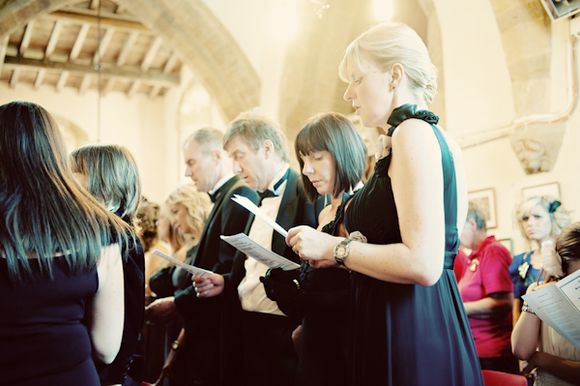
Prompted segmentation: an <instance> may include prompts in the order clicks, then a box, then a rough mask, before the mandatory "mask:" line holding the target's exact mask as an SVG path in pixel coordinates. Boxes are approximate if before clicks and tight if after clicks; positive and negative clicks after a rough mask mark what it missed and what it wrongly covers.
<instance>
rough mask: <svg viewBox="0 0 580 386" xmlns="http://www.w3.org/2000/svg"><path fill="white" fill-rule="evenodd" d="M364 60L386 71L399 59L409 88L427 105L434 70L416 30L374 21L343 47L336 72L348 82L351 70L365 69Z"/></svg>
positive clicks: (433, 89)
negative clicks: (375, 23) (374, 24)
mask: <svg viewBox="0 0 580 386" xmlns="http://www.w3.org/2000/svg"><path fill="white" fill-rule="evenodd" d="M365 61H370V62H371V63H373V64H374V65H376V66H377V67H378V68H379V69H380V70H381V71H383V72H386V71H388V70H390V68H391V67H392V66H393V64H395V63H400V64H401V65H402V66H403V68H404V70H405V73H406V74H407V77H408V78H409V83H410V87H411V89H412V90H413V91H414V92H415V93H416V94H417V95H418V96H420V97H422V98H423V99H424V101H425V103H426V104H427V105H430V104H431V102H432V101H433V98H434V97H435V94H436V93H437V70H436V68H435V66H434V65H433V63H432V62H431V59H430V57H429V51H428V50H427V47H426V46H425V43H424V42H423V40H422V39H421V37H419V35H417V33H416V32H415V31H414V30H413V29H412V28H410V27H409V26H407V25H405V24H403V23H395V22H387V23H381V24H378V25H376V26H374V27H372V28H370V29H369V30H367V31H366V32H364V33H363V34H361V35H360V36H359V37H357V38H356V39H355V40H353V41H352V42H351V43H350V45H349V46H348V47H347V49H346V53H345V55H344V57H343V59H342V61H341V63H340V66H339V75H340V77H341V79H342V80H343V81H345V82H350V81H351V80H353V79H351V78H352V74H353V71H354V70H355V69H357V70H358V71H361V72H362V73H366V72H367V71H366V64H365Z"/></svg>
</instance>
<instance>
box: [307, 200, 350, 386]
mask: <svg viewBox="0 0 580 386" xmlns="http://www.w3.org/2000/svg"><path fill="white" fill-rule="evenodd" d="M348 200H349V197H348V195H347V194H344V195H343V202H342V203H341V205H340V206H339V207H338V209H337V211H336V215H335V218H334V220H333V221H331V222H330V223H328V224H326V225H325V226H324V227H323V228H322V229H321V231H322V232H324V233H328V234H330V235H333V236H336V235H337V234H338V227H339V226H340V225H341V224H342V223H343V218H344V208H345V206H346V203H347V202H348ZM300 287H301V289H302V290H301V294H300V297H299V299H298V300H299V302H300V303H301V304H300V306H301V311H302V315H301V316H302V318H303V319H302V338H301V343H300V353H299V355H298V359H299V362H298V371H297V375H296V385H298V386H343V385H344V386H346V385H348V377H347V374H348V355H347V352H348V339H347V335H346V330H347V320H348V308H349V307H348V300H349V292H350V272H349V271H348V270H346V269H342V268H337V267H330V268H312V267H311V266H310V265H309V264H308V263H306V262H303V263H302V266H301V268H300Z"/></svg>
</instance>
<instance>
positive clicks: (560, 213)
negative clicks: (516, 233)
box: [516, 196, 571, 241]
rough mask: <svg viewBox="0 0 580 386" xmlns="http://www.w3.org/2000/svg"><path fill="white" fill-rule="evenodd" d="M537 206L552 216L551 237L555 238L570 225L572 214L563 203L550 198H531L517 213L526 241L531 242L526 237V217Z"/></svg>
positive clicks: (522, 204)
mask: <svg viewBox="0 0 580 386" xmlns="http://www.w3.org/2000/svg"><path fill="white" fill-rule="evenodd" d="M536 206H540V207H542V208H544V209H545V210H546V212H548V214H549V215H550V224H551V229H550V236H551V237H553V238H555V237H556V236H558V235H559V234H560V233H561V232H562V229H564V228H566V227H567V226H568V225H570V223H571V218H570V213H569V212H568V211H567V210H566V209H565V208H564V207H563V206H562V203H561V202H560V201H559V200H558V199H556V198H554V197H550V196H534V197H530V198H528V199H526V200H525V201H523V202H522V203H521V204H520V206H519V207H518V210H517V212H516V216H517V220H518V225H519V227H520V232H521V233H522V235H523V236H524V238H525V239H526V240H528V241H531V240H529V239H528V236H527V235H526V229H525V221H524V217H525V216H528V215H529V213H530V211H531V210H532V209H533V208H535V207H536Z"/></svg>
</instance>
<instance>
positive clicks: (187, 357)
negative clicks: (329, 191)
mask: <svg viewBox="0 0 580 386" xmlns="http://www.w3.org/2000/svg"><path fill="white" fill-rule="evenodd" d="M222 143H223V133H222V132H220V131H219V130H216V129H209V128H204V129H200V130H197V131H196V132H195V133H193V134H192V135H191V136H190V137H189V138H188V139H187V140H186V142H185V145H184V156H185V163H186V173H185V175H186V176H187V177H190V178H191V179H192V181H193V182H194V183H195V185H196V187H197V189H198V190H199V191H201V192H208V194H209V195H210V198H211V199H212V201H213V203H214V206H213V208H212V210H211V212H210V214H209V217H208V219H207V223H206V225H205V228H204V230H203V233H202V235H201V238H200V241H199V244H198V245H197V248H194V249H192V250H191V251H190V252H188V260H190V261H191V263H192V264H193V265H194V266H196V267H199V268H203V269H207V270H210V271H212V272H215V273H216V274H226V273H228V272H230V271H231V268H232V262H233V259H234V255H235V254H236V249H235V248H234V247H232V246H231V245H229V244H227V243H226V242H225V241H222V240H221V239H220V235H231V234H236V233H240V232H243V231H244V229H246V225H247V223H248V219H249V213H248V211H247V210H245V209H244V208H243V207H241V206H239V205H238V204H236V203H235V202H233V201H232V200H231V197H232V196H233V195H235V194H237V195H240V196H245V197H247V198H248V199H250V200H251V201H252V202H254V203H257V202H258V195H257V194H256V192H255V191H253V190H252V189H250V188H249V187H248V186H247V185H246V183H245V182H244V181H242V180H241V179H240V178H239V177H238V176H234V175H233V173H232V161H231V159H230V158H229V157H228V155H227V153H226V152H225V151H224V150H223V148H222ZM156 303H159V304H156ZM222 309H223V307H222V302H221V299H219V298H215V299H199V298H198V297H197V294H196V293H195V290H194V288H193V286H191V285H190V286H188V287H187V288H185V289H184V290H181V291H177V292H176V293H175V297H174V298H165V299H161V300H158V301H156V302H154V303H152V304H151V305H150V306H149V308H148V313H153V314H157V316H158V318H155V317H153V319H157V320H159V319H163V318H164V316H169V315H171V314H174V313H175V311H177V312H178V313H179V315H181V316H182V317H183V319H184V326H185V342H184V344H183V346H182V347H180V348H179V352H178V354H177V360H176V363H175V371H174V376H173V377H172V382H171V385H172V386H173V385H196V386H211V385H217V384H218V377H217V374H218V371H219V370H218V368H219V361H220V359H219V342H220V332H221V326H220V322H221V319H222Z"/></svg>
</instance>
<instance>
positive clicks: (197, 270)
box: [153, 249, 213, 276]
mask: <svg viewBox="0 0 580 386" xmlns="http://www.w3.org/2000/svg"><path fill="white" fill-rule="evenodd" d="M153 254H154V255H156V256H159V257H161V258H163V259H165V260H167V261H169V262H170V263H171V264H174V265H177V266H178V267H181V268H183V269H185V270H186V271H187V272H189V273H191V274H192V275H199V276H204V275H211V274H212V273H213V272H212V271H208V270H207V269H203V268H199V267H194V266H193V265H189V264H186V263H184V262H183V261H180V260H177V259H176V258H174V257H172V256H169V255H166V254H165V253H163V252H161V251H160V250H159V249H156V250H154V251H153Z"/></svg>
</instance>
